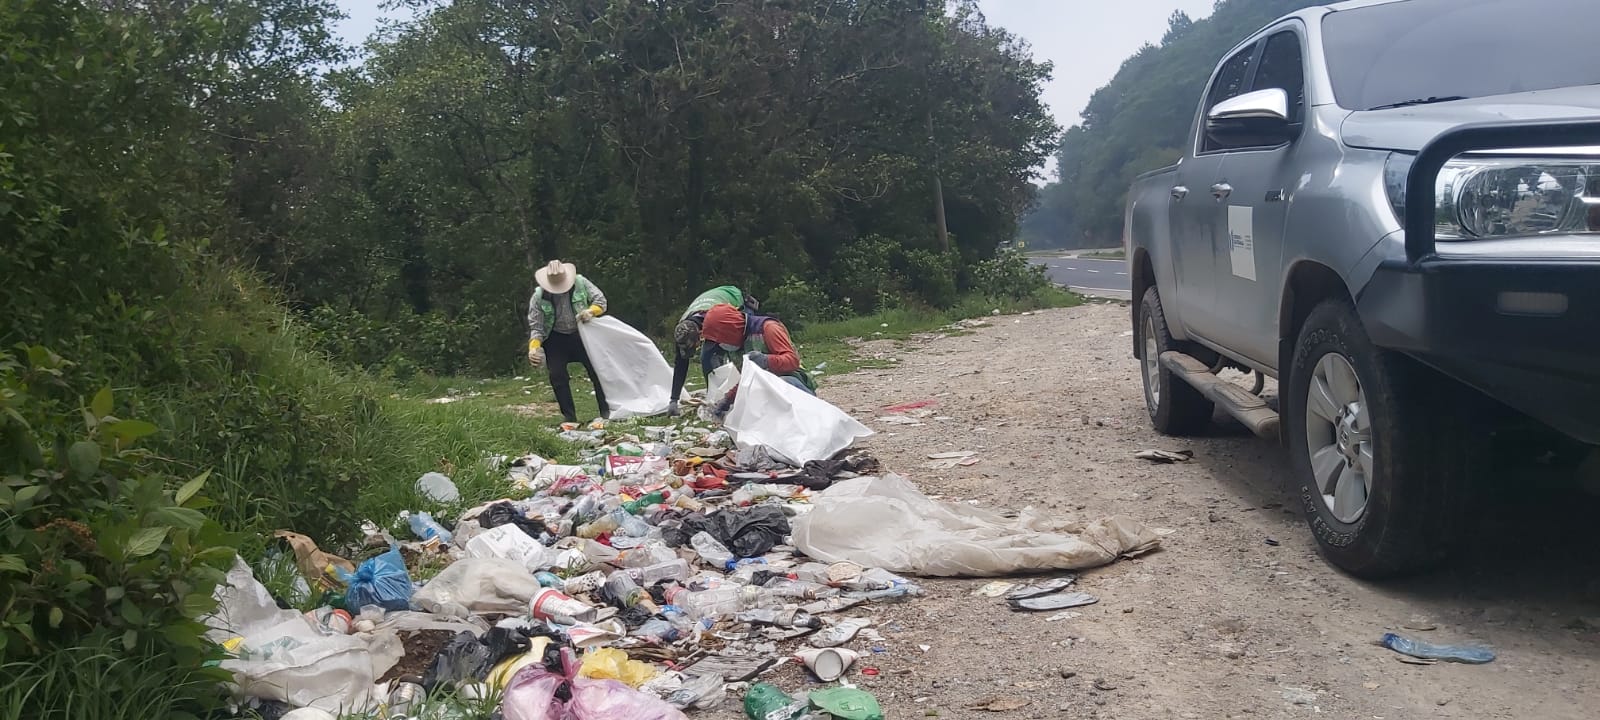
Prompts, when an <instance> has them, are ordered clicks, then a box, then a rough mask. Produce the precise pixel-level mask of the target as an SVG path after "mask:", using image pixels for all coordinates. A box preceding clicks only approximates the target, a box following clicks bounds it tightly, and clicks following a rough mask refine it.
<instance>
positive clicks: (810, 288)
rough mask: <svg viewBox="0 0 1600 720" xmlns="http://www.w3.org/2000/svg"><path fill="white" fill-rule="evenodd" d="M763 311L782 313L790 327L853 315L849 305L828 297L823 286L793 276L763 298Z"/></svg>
mask: <svg viewBox="0 0 1600 720" xmlns="http://www.w3.org/2000/svg"><path fill="white" fill-rule="evenodd" d="M761 312H763V313H768V312H770V313H772V314H774V315H779V316H781V317H782V318H783V321H784V322H785V323H787V324H788V325H790V327H791V329H793V328H795V327H799V326H800V325H802V324H804V323H816V322H829V321H833V320H842V319H844V318H846V317H849V316H850V308H848V307H846V306H844V305H842V304H839V303H835V302H833V301H832V300H830V299H828V294H827V293H825V292H823V291H822V288H819V287H817V286H815V285H812V284H811V283H808V282H806V281H804V280H801V279H799V278H794V277H791V278H789V279H788V280H787V281H786V282H784V283H783V284H782V285H779V286H778V287H776V288H774V289H773V290H772V292H770V293H768V294H767V295H766V296H765V297H763V298H761Z"/></svg>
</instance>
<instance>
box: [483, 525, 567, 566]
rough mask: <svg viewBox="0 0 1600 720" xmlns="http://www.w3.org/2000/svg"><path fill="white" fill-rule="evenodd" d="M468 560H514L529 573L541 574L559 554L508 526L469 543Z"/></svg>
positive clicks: (516, 528)
mask: <svg viewBox="0 0 1600 720" xmlns="http://www.w3.org/2000/svg"><path fill="white" fill-rule="evenodd" d="M466 550H467V557H474V558H501V559H504V560H511V561H514V562H516V563H517V564H519V565H521V566H522V567H524V568H526V569H527V570H528V572H539V571H540V570H544V569H545V568H548V567H550V565H551V564H552V563H554V562H555V561H556V554H557V553H556V551H554V550H551V549H549V548H546V547H545V546H543V545H541V544H539V541H538V540H535V539H533V538H531V537H528V533H526V532H524V531H523V530H522V528H520V527H517V526H516V525H511V524H505V525H500V526H498V527H493V528H490V529H488V530H485V531H483V532H481V533H478V535H477V537H474V538H472V541H471V542H468V543H467V548H466Z"/></svg>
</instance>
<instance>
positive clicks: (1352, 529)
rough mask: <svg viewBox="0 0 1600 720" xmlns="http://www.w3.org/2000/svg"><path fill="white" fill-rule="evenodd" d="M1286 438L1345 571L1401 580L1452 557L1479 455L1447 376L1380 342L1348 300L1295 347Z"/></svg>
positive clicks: (1304, 499)
mask: <svg viewBox="0 0 1600 720" xmlns="http://www.w3.org/2000/svg"><path fill="white" fill-rule="evenodd" d="M1288 379H1289V382H1288V385H1289V391H1288V393H1287V394H1286V395H1285V404H1286V405H1287V407H1286V408H1285V412H1284V424H1285V430H1286V432H1287V433H1288V439H1289V448H1290V459H1291V462H1292V463H1293V466H1294V474H1295V476H1296V478H1297V479H1298V485H1299V494H1300V499H1301V504H1302V505H1303V506H1304V510H1305V512H1306V517H1307V520H1308V521H1309V522H1310V524H1311V530H1312V532H1313V533H1314V534H1315V535H1316V538H1317V542H1318V543H1320V544H1321V546H1322V549H1323V552H1324V554H1326V555H1327V557H1328V559H1329V560H1330V561H1332V562H1333V564H1335V565H1337V566H1339V567H1341V568H1343V569H1344V570H1346V571H1348V572H1350V573H1351V574H1353V575H1357V576H1361V577H1370V578H1378V577H1391V576H1395V575H1401V574H1406V573H1411V572H1416V571H1419V570H1422V569H1425V568H1427V567H1428V566H1430V565H1433V564H1435V563H1437V562H1439V561H1441V560H1443V559H1444V557H1445V556H1446V554H1447V553H1448V551H1449V550H1450V549H1451V545H1452V542H1453V540H1454V538H1455V533H1456V529H1457V527H1458V525H1459V523H1460V521H1461V519H1462V517H1461V516H1462V512H1463V510H1462V506H1463V502H1464V499H1465V497H1464V496H1465V494H1466V492H1467V489H1468V488H1469V487H1470V484H1469V483H1468V482H1467V480H1466V478H1467V475H1468V473H1469V471H1470V470H1471V469H1472V467H1471V457H1472V453H1473V451H1472V450H1470V448H1469V447H1467V446H1470V445H1474V444H1477V445H1481V443H1470V442H1467V438H1465V437H1463V435H1464V432H1463V431H1462V425H1461V424H1460V423H1459V422H1458V420H1457V418H1458V417H1459V414H1458V413H1455V412H1451V409H1450V408H1449V406H1448V405H1449V398H1450V397H1451V396H1452V393H1453V392H1455V389H1454V388H1451V387H1448V383H1447V382H1445V381H1444V380H1443V379H1442V378H1441V377H1439V376H1437V375H1435V374H1434V373H1432V372H1430V371H1428V370H1426V369H1425V368H1423V367H1421V366H1419V365H1418V364H1417V363H1416V362H1415V361H1413V360H1411V359H1410V358H1407V357H1405V356H1403V355H1400V354H1398V353H1394V352H1390V351H1387V350H1382V349H1380V348H1378V347H1376V346H1374V345H1373V344H1372V341H1371V339H1369V338H1368V337H1367V333H1366V330H1365V328H1363V327H1362V325H1361V320H1360V318H1359V317H1358V316H1357V314H1356V311H1355V308H1354V307H1352V306H1351V305H1350V303H1349V302H1348V301H1345V300H1343V299H1338V300H1328V301H1324V302H1323V303H1322V304H1320V305H1318V306H1317V307H1316V308H1315V309H1313V310H1312V311H1311V314H1310V316H1309V317H1307V319H1306V322H1305V325H1304V326H1303V327H1302V328H1301V330H1300V336H1299V341H1298V342H1297V343H1296V345H1295V352H1294V360H1293V363H1292V365H1291V367H1290V371H1289V378H1288Z"/></svg>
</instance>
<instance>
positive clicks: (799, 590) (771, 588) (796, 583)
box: [766, 578, 839, 600]
mask: <svg viewBox="0 0 1600 720" xmlns="http://www.w3.org/2000/svg"><path fill="white" fill-rule="evenodd" d="M766 590H767V592H768V593H769V594H770V595H772V596H773V597H778V598H790V599H794V600H820V599H822V598H826V597H833V596H834V595H838V594H839V591H838V590H837V589H834V588H831V587H828V586H827V585H823V584H821V583H814V582H806V581H805V580H790V579H788V578H773V579H771V580H769V581H767V584H766Z"/></svg>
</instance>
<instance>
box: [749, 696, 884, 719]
mask: <svg viewBox="0 0 1600 720" xmlns="http://www.w3.org/2000/svg"><path fill="white" fill-rule="evenodd" d="M754 690H755V688H751V691H754ZM747 698H748V696H747ZM746 702H748V699H747V700H746ZM811 707H812V708H814V709H817V710H821V711H823V712H825V713H827V714H829V715H832V716H833V717H834V718H836V719H837V720H883V708H880V707H878V699H877V698H875V697H873V696H872V695H871V693H868V692H866V691H863V690H857V689H855V688H828V689H827V690H814V691H812V693H811Z"/></svg>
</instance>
